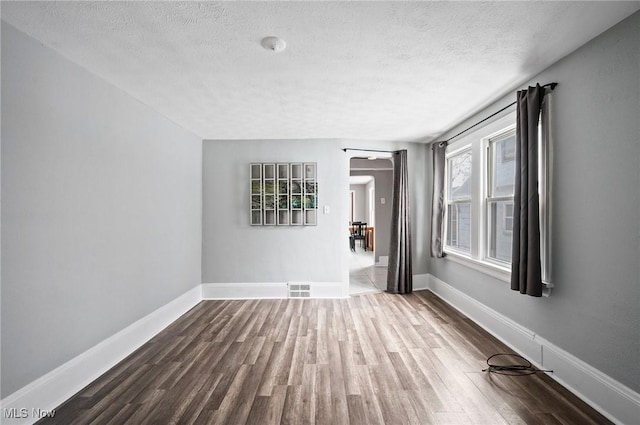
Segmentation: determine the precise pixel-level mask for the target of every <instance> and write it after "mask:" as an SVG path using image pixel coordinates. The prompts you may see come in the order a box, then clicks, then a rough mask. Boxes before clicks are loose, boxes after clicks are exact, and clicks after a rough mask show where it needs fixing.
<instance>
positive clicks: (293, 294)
mask: <svg viewBox="0 0 640 425" xmlns="http://www.w3.org/2000/svg"><path fill="white" fill-rule="evenodd" d="M309 297H311V285H310V284H308V283H290V284H289V298H309Z"/></svg>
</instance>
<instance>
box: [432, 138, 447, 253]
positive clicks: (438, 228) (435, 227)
mask: <svg viewBox="0 0 640 425" xmlns="http://www.w3.org/2000/svg"><path fill="white" fill-rule="evenodd" d="M432 149H433V194H432V197H431V256H432V257H434V258H442V257H444V243H443V242H442V240H443V238H444V212H445V206H444V165H445V153H446V151H447V143H446V142H442V143H434V144H433V145H432Z"/></svg>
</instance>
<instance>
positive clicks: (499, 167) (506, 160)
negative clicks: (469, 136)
mask: <svg viewBox="0 0 640 425" xmlns="http://www.w3.org/2000/svg"><path fill="white" fill-rule="evenodd" d="M492 148H493V170H491V172H492V173H493V175H492V179H491V181H492V183H493V184H492V188H491V189H492V191H491V193H492V196H508V195H513V187H514V185H515V178H516V136H515V135H513V136H510V137H507V138H506V139H502V140H499V141H496V142H492Z"/></svg>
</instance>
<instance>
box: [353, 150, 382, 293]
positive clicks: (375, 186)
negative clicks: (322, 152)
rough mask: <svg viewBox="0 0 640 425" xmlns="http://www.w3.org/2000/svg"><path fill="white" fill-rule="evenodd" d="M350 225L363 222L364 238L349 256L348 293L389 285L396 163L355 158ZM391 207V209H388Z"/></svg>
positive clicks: (363, 291) (373, 290) (357, 243)
mask: <svg viewBox="0 0 640 425" xmlns="http://www.w3.org/2000/svg"><path fill="white" fill-rule="evenodd" d="M349 174H350V175H349V200H350V201H349V202H350V205H349V225H350V230H351V228H352V227H351V223H353V222H361V223H363V225H364V224H365V223H366V225H364V227H365V229H366V233H365V240H364V241H359V240H358V241H356V243H355V247H354V248H355V249H353V250H351V251H350V258H349V295H357V294H362V293H368V292H379V291H383V290H385V289H386V286H387V267H386V266H387V259H388V249H389V247H388V245H389V239H390V231H391V229H390V225H391V210H390V207H391V202H390V201H391V191H392V185H393V164H392V162H391V160H389V159H384V158H383V159H377V158H376V159H369V158H358V157H353V158H351V160H350V169H349ZM387 210H388V211H387Z"/></svg>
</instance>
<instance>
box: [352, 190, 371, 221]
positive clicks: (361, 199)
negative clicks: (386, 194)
mask: <svg viewBox="0 0 640 425" xmlns="http://www.w3.org/2000/svg"><path fill="white" fill-rule="evenodd" d="M349 190H353V192H354V204H355V205H354V207H355V208H354V209H353V221H363V222H365V223H366V222H367V211H366V206H367V197H366V192H365V185H363V184H351V185H349Z"/></svg>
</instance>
